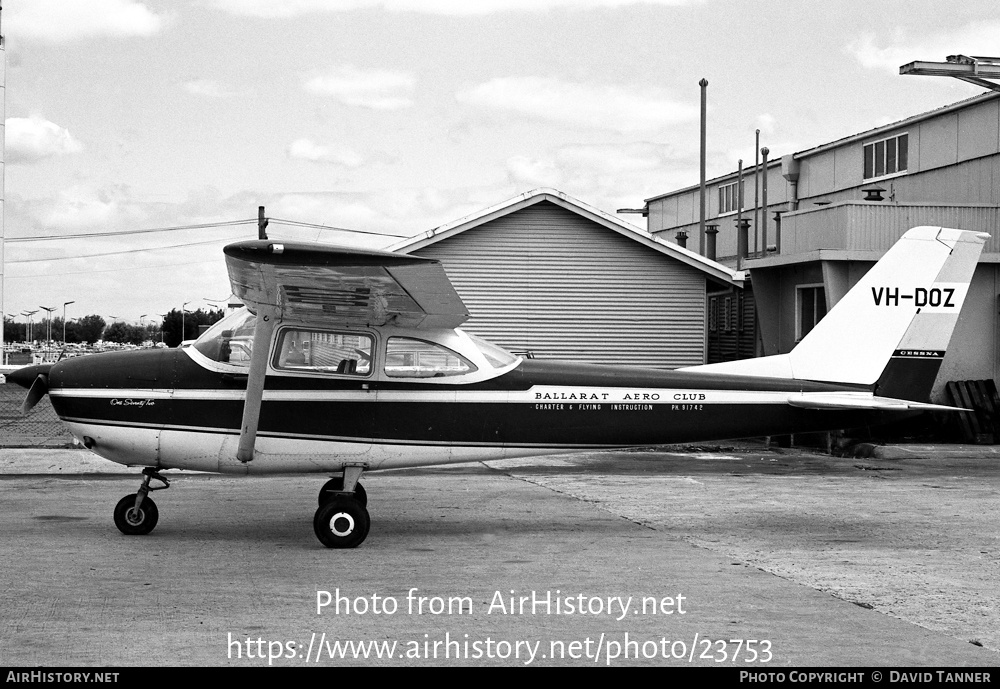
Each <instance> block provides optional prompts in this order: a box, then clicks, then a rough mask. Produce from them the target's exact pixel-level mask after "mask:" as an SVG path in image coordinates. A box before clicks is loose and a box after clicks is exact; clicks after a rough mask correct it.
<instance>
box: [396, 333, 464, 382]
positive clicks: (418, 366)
mask: <svg viewBox="0 0 1000 689" xmlns="http://www.w3.org/2000/svg"><path fill="white" fill-rule="evenodd" d="M476 370H478V369H477V368H476V366H475V364H473V363H472V362H470V361H469V360H468V359H466V358H465V357H463V356H462V355H460V354H457V353H456V352H453V351H452V350H450V349H448V348H447V347H442V346H441V345H439V344H434V343H433V342H425V341H423V340H414V339H412V338H409V337H390V338H389V341H388V342H387V343H386V346H385V374H386V375H387V376H389V377H392V378H441V377H444V376H461V375H465V374H466V373H472V372H473V371H476Z"/></svg>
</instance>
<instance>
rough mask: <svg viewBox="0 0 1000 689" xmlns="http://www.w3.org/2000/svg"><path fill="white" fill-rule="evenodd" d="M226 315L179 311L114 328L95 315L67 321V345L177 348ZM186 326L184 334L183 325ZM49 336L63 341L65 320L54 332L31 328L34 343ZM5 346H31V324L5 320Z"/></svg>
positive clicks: (40, 325) (37, 325)
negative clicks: (151, 344) (101, 342)
mask: <svg viewBox="0 0 1000 689" xmlns="http://www.w3.org/2000/svg"><path fill="white" fill-rule="evenodd" d="M224 315H225V312H224V311H223V310H222V309H206V310H202V309H198V310H197V311H187V312H185V313H184V314H183V317H182V314H181V312H180V310H179V309H173V310H171V311H170V312H168V313H167V315H166V316H165V317H164V319H163V321H162V322H152V323H147V324H146V325H132V324H129V323H125V322H123V321H115V322H114V323H111V324H110V325H109V324H108V323H107V321H105V320H104V318H102V317H101V316H98V315H96V314H91V315H89V316H84V317H83V318H77V319H75V320H67V321H66V344H73V343H80V344H94V343H95V342H97V341H99V340H104V341H105V342H118V343H120V344H134V345H141V344H142V343H144V342H154V343H156V342H163V343H164V344H166V345H167V346H168V347H176V346H177V345H179V344H180V343H181V342H182V341H184V340H193V339H195V338H196V337H198V334H199V333H200V332H201V327H202V326H208V325H211V324H213V323H215V322H216V321H218V320H220V319H221V318H222V317H223V316H224ZM182 322H183V332H181V324H182ZM48 333H51V336H52V338H51V339H52V341H54V342H62V340H63V319H62V318H59V317H58V316H56V317H53V318H52V324H51V329H50V326H49V325H48V323H47V322H46V321H45V320H40V321H35V322H33V323H32V324H31V339H32V340H33V341H35V342H44V341H45V340H46V337H47V335H48ZM3 340H4V343H5V344H7V343H13V342H27V341H28V324H27V323H24V322H17V321H15V320H14V319H13V318H10V317H7V316H5V317H4V323H3Z"/></svg>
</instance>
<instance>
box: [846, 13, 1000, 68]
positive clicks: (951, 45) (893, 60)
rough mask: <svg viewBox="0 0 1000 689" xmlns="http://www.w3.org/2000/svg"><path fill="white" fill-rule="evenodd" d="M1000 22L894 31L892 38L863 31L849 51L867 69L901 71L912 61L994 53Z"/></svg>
mask: <svg viewBox="0 0 1000 689" xmlns="http://www.w3.org/2000/svg"><path fill="white" fill-rule="evenodd" d="M997 36H1000V22H997V21H976V22H971V23H969V24H966V25H965V26H961V27H958V28H956V29H951V30H940V31H936V32H934V33H932V34H928V35H926V36H923V37H920V38H914V37H912V36H910V35H908V33H907V32H906V31H904V30H900V29H897V30H895V31H893V33H892V35H891V36H889V37H888V38H886V37H880V36H876V35H875V34H874V33H867V34H864V35H862V36H861V37H860V38H858V40H856V41H853V42H852V43H850V44H849V45H848V46H847V47H846V48H845V50H846V52H847V53H848V54H849V55H851V56H853V57H854V59H855V60H857V62H858V63H859V64H860V65H861V66H862V67H864V68H866V69H876V70H882V71H885V72H890V73H892V74H898V73H899V68H900V67H901V66H902V65H905V64H907V63H909V62H914V61H928V62H944V61H945V57H947V56H948V55H954V54H956V53H957V54H962V55H994V54H996V52H997Z"/></svg>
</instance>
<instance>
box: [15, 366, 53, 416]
mask: <svg viewBox="0 0 1000 689" xmlns="http://www.w3.org/2000/svg"><path fill="white" fill-rule="evenodd" d="M50 368H52V364H37V365H35V366H25V367H24V368H19V369H17V370H16V371H13V372H12V373H10V374H9V375H8V376H7V380H9V381H10V382H12V383H17V384H18V385H20V386H21V387H22V388H28V394H27V395H26V396H25V398H24V404H22V405H21V413H22V414H27V413H28V412H29V411H31V410H32V408H33V407H34V406H35V405H36V404H38V402H39V401H40V400H41V399H42V398H43V397H45V394H46V393H47V392H48V391H49V369H50Z"/></svg>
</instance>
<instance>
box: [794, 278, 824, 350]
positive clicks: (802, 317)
mask: <svg viewBox="0 0 1000 689" xmlns="http://www.w3.org/2000/svg"><path fill="white" fill-rule="evenodd" d="M795 312H796V318H795V341H796V342H798V341H799V340H801V339H802V338H803V337H805V336H806V335H808V334H809V331H810V330H812V329H813V327H815V325H816V324H817V323H819V321H820V319H821V318H823V316H825V315H826V290H824V289H823V285H801V286H799V287H796V288H795Z"/></svg>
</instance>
